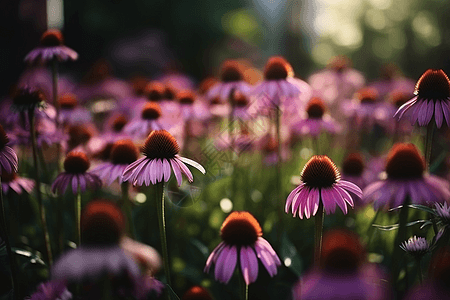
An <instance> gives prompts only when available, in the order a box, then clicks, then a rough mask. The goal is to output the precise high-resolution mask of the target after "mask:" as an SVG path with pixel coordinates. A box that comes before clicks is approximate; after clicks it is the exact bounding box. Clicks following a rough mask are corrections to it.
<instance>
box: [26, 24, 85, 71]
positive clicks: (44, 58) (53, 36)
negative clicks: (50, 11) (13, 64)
mask: <svg viewBox="0 0 450 300" xmlns="http://www.w3.org/2000/svg"><path fill="white" fill-rule="evenodd" d="M53 59H56V60H58V61H66V60H68V59H70V60H77V59H78V54H77V53H76V52H75V51H74V50H72V49H70V48H69V47H66V46H64V38H63V35H62V33H61V31H59V30H58V29H49V30H47V31H46V32H44V33H43V34H42V36H41V46H40V47H37V48H35V49H33V50H32V51H31V52H30V53H28V54H27V56H26V57H25V61H26V62H28V63H35V62H41V63H46V62H49V61H51V60H53Z"/></svg>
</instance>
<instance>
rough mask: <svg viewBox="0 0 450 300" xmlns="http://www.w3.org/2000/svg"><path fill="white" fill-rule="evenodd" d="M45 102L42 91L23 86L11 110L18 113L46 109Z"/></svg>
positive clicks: (15, 97)
mask: <svg viewBox="0 0 450 300" xmlns="http://www.w3.org/2000/svg"><path fill="white" fill-rule="evenodd" d="M44 101H45V98H44V94H43V93H42V92H41V91H39V90H38V89H35V88H32V87H30V86H23V87H21V88H19V89H18V90H17V92H16V93H15V95H14V98H13V102H12V104H11V109H12V110H13V111H17V112H28V111H29V110H34V109H36V108H42V107H44V106H45V104H44Z"/></svg>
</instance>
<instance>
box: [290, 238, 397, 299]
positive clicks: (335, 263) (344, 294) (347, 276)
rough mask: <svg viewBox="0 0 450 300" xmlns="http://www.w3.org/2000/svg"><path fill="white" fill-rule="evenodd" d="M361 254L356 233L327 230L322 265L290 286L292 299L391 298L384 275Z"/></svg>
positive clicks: (363, 252)
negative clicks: (384, 282)
mask: <svg viewBox="0 0 450 300" xmlns="http://www.w3.org/2000/svg"><path fill="white" fill-rule="evenodd" d="M364 256H365V251H364V248H363V247H362V245H361V243H360V242H359V240H358V237H357V236H356V234H354V233H352V232H349V231H347V230H333V231H330V232H327V233H326V234H325V236H324V239H323V252H322V264H321V265H320V266H319V268H315V269H313V270H312V271H310V272H309V273H308V274H306V275H305V276H303V277H302V278H301V279H300V282H299V283H298V284H297V285H296V286H295V287H294V289H293V299H294V300H300V299H302V300H313V299H360V300H386V299H390V297H389V294H390V293H389V290H388V289H387V286H386V285H383V284H382V282H383V281H384V280H385V279H386V278H385V274H383V273H382V272H381V271H380V269H378V267H376V266H375V265H370V264H367V263H366V262H365V261H364Z"/></svg>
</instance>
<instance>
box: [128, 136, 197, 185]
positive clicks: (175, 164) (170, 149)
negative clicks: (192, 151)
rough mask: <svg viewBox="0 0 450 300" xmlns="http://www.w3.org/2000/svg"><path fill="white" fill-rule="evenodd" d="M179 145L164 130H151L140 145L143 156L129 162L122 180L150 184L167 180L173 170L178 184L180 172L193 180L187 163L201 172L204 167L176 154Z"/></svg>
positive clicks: (134, 183)
mask: <svg viewBox="0 0 450 300" xmlns="http://www.w3.org/2000/svg"><path fill="white" fill-rule="evenodd" d="M179 151H180V147H179V146H178V143H177V141H176V139H175V138H174V137H173V136H172V135H171V134H170V133H169V132H167V131H165V130H154V131H152V132H151V133H150V134H149V135H148V137H147V139H146V140H145V143H144V146H143V147H142V153H143V154H144V157H142V158H140V159H138V160H136V161H135V162H133V163H131V164H130V165H129V166H128V167H127V168H126V169H125V170H124V172H123V177H122V180H123V181H131V182H132V183H133V185H143V184H144V183H145V185H147V186H148V185H150V184H156V183H158V182H163V181H164V182H167V181H168V180H169V178H170V176H171V173H172V172H171V170H173V172H174V174H175V177H176V179H177V182H178V185H179V186H180V185H181V174H182V173H183V174H185V175H186V176H187V177H188V180H189V182H192V181H193V180H194V177H193V176H192V173H191V171H189V169H188V168H187V167H186V165H185V163H186V164H189V165H191V166H193V167H195V168H197V169H198V170H199V171H200V172H202V173H203V174H205V173H206V171H205V169H204V168H203V167H202V166H201V165H200V164H199V163H197V162H195V161H193V160H190V159H188V158H185V157H181V156H179V155H178V153H179Z"/></svg>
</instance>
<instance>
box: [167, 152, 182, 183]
mask: <svg viewBox="0 0 450 300" xmlns="http://www.w3.org/2000/svg"><path fill="white" fill-rule="evenodd" d="M169 161H170V165H171V166H172V170H173V173H174V174H175V178H176V179H177V183H178V186H181V182H182V178H181V170H180V167H179V166H178V164H177V162H176V161H175V160H174V159H171V160H169Z"/></svg>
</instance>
